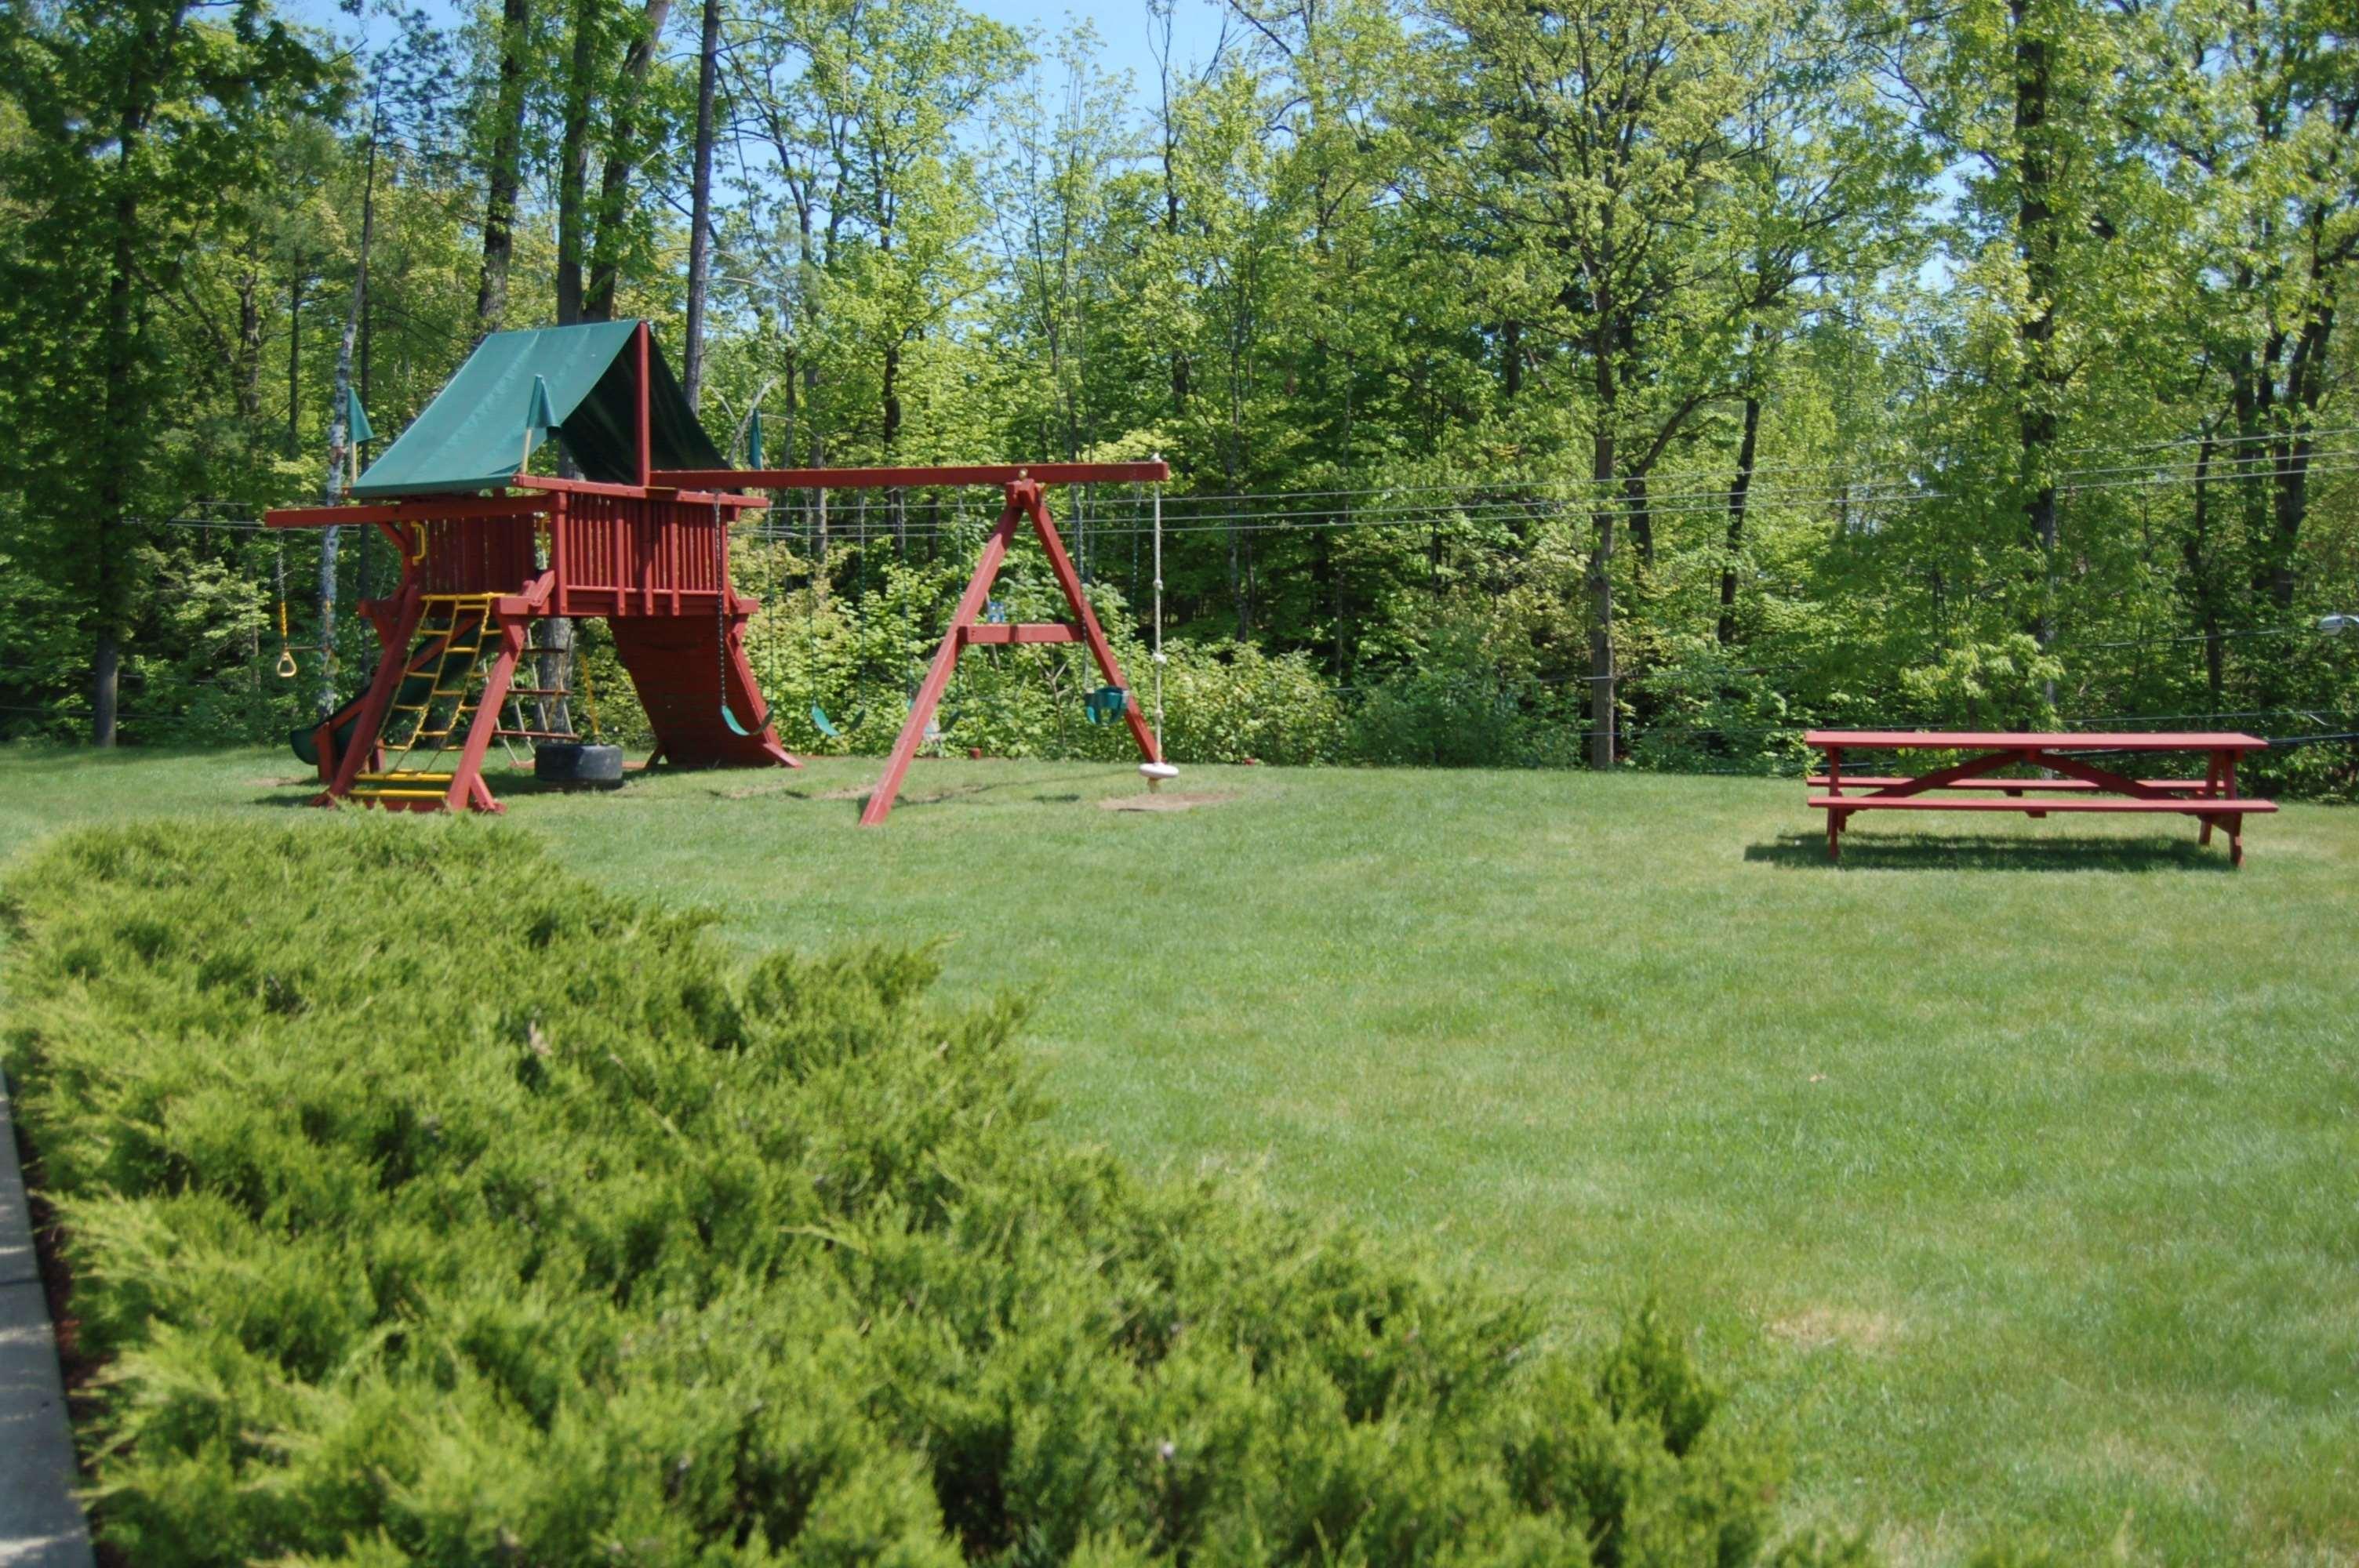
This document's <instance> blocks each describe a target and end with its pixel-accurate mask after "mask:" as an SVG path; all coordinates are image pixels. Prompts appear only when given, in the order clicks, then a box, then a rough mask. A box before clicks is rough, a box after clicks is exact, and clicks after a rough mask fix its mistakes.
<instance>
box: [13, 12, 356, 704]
mask: <svg viewBox="0 0 2359 1568" xmlns="http://www.w3.org/2000/svg"><path fill="white" fill-rule="evenodd" d="M331 81H332V72H331V70H330V68H329V67H328V65H327V64H326V63H325V62H324V61H323V60H322V59H321V58H320V57H319V56H318V55H317V54H315V53H314V52H313V51H312V49H310V48H309V47H308V46H307V45H306V43H305V42H304V40H302V39H301V38H298V37H297V36H296V35H295V34H293V33H292V32H290V31H289V30H288V28H287V27H285V25H284V24H282V23H280V22H278V21H277V20H276V19H273V18H271V17H269V16H267V15H266V13H264V12H263V11H262V10H261V9H260V8H259V7H258V6H255V5H242V6H240V7H239V8H238V9H237V10H236V11H235V12H234V13H233V14H232V15H231V16H228V17H226V18H215V17H213V16H210V15H208V14H206V13H203V12H201V11H200V10H199V9H198V8H197V7H196V6H194V5H191V4H189V3H188V0H109V3H106V4H86V3H79V0H72V3H66V4H60V5H56V6H52V7H44V8H40V9H38V10H36V9H35V8H32V7H27V6H12V7H9V8H8V9H7V11H6V12H5V16H0V93H5V95H6V96H7V97H8V98H9V99H10V100H11V101H13V102H14V103H16V104H17V105H18V106H19V108H20V110H21V112H22V113H23V114H24V116H25V121H26V126H27V135H26V136H25V137H24V139H23V140H22V141H20V142H19V143H18V144H17V145H16V146H15V147H14V148H12V149H11V151H12V154H13V157H11V158H10V160H9V161H10V163H11V164H12V165H13V166H14V167H11V168H6V169H5V170H0V178H5V183H6V186H7V188H8V189H11V190H12V191H16V192H19V193H24V194H26V195H29V196H30V197H31V199H32V200H34V201H35V202H36V203H37V204H38V211H37V212H36V214H35V216H34V218H33V221H32V224H31V228H32V230H33V231H34V232H35V234H36V235H37V236H38V249H35V250H32V251H29V252H20V253H19V254H16V256H14V257H12V258H11V261H10V270H11V271H12V272H13V273H14V274H15V275H16V276H15V277H14V279H13V280H12V281H13V282H14V284H15V285H16V287H12V288H11V290H10V291H9V294H10V301H9V302H10V305H11V307H12V308H13V310H14V312H15V313H16V316H17V318H18V319H17V320H16V322H15V323H14V324H13V326H14V328H15V329H16V330H12V331H11V332H10V333H9V334H8V336H9V337H10V339H11V341H12V343H14V342H19V341H21V342H23V343H25V344H26V345H27V348H28V349H29V351H30V352H31V353H32V354H34V355H36V356H38V358H39V359H40V360H42V361H44V362H43V363H42V364H41V365H40V366H39V373H40V374H41V376H42V382H41V384H42V386H43V387H44V388H45V389H46V393H47V395H49V396H50V397H53V398H56V399H59V400H60V401H61V402H62V403H63V404H65V405H67V406H65V407H60V408H55V409H52V410H50V413H51V414H52V415H54V416H55V417H54V418H52V419H51V420H49V421H47V422H46V423H47V424H48V427H49V430H50V431H51V432H52V433H53V435H52V439H51V443H50V444H49V445H48V447H47V449H46V450H44V451H41V452H39V453H38V455H36V456H34V457H33V458H32V460H31V465H32V467H33V469H34V470H35V471H32V472H27V473H26V474H24V475H23V476H22V477H23V478H24V479H25V480H26V481H29V484H28V487H29V488H35V489H38V490H40V491H43V492H47V494H48V495H49V498H50V503H51V505H52V506H53V508H54V511H53V515H55V516H57V517H59V518H60V519H61V520H65V521H67V523H68V528H67V532H68V534H69V535H70V537H71V542H70V543H67V544H66V545H65V547H64V548H63V549H62V550H61V551H60V552H59V555H58V556H57V557H55V558H54V559H53V563H52V564H53V565H54V566H55V567H56V568H57V569H58V570H59V571H60V575H61V576H62V577H63V578H64V579H66V580H68V581H70V582H71V584H72V585H73V588H74V589H75V590H76V591H77V592H78V593H80V594H82V595H86V596H87V597H86V599H85V600H84V602H85V603H86V604H87V607H88V608H87V617H86V622H87V627H88V632H89V635H90V639H91V649H92V654H91V673H90V688H89V689H90V701H91V735H92V741H94V742H95V743H97V744H98V745H101V746H110V745H113V744H114V738H115V720H116V708H117V697H118V683H119V679H120V673H121V658H122V650H123V645H124V642H125V638H126V637H127V636H128V634H129V633H130V630H131V624H132V620H133V617H134V615H135V613H136V608H137V605H136V591H135V590H136V581H135V578H136V572H137V569H138V566H137V560H138V556H139V553H140V550H141V547H142V546H143V544H144V543H145V542H146V541H147V540H148V539H149V538H150V537H152V535H153V528H152V523H153V518H152V517H151V516H143V515H142V514H143V511H146V510H147V509H150V508H153V507H155V506H156V505H157V503H158V502H159V501H165V500H168V495H169V491H168V487H167V488H162V489H159V488H158V484H157V482H156V481H157V480H158V475H157V473H156V471H155V470H156V466H157V462H158V453H159V449H160V448H161V446H162V437H163V435H164V431H165V427H166V423H167V421H166V411H167V410H168V408H169V407H170V406H172V404H173V403H174V401H175V400H174V398H173V397H172V395H171V392H170V380H171V378H172V376H173V375H174V373H175V371H176V367H174V366H171V365H169V364H167V363H164V362H161V357H160V356H159V354H158V351H157V343H156V340H155V337H154V335H153V334H152V332H151V327H152V324H153V322H154V319H155V317H156V315H157V313H158V309H159V308H161V303H162V297H163V296H165V295H166V294H168V292H170V291H171V290H173V289H174V288H176V287H178V284H179V278H180V277H181V276H182V275H183V271H184V268H185V267H186V265H187V264H188V262H189V259H190V251H191V249H192V244H191V241H192V237H193V235H194V233H195V232H197V231H198V230H199V229H200V228H201V227H202V226H204V225H205V224H206V223H208V222H209V221H210V219H211V218H212V214H214V213H215V212H217V211H219V210H220V208H221V205H222V203H223V199H224V197H226V196H229V195H231V194H233V193H235V192H239V191H246V190H252V189H255V186H256V185H257V184H258V183H259V181H260V180H261V179H262V178H264V177H265V176H266V173H267V171H268V168H269V167H270V166H269V159H268V148H269V146H270V145H271V142H272V140H273V138H274V137H275V135H276V134H277V132H278V131H279V129H280V128H281V127H282V126H283V125H284V124H285V123H286V121H287V119H288V115H289V114H297V113H302V112H304V111H306V110H307V109H310V108H320V109H324V108H326V107H327V106H328V104H327V100H326V97H325V93H326V91H327V89H328V88H329V86H330V84H331ZM20 334H21V336H20ZM24 351H26V350H24V349H18V348H14V347H12V348H11V349H10V352H11V353H12V354H16V353H20V352H24ZM19 368H20V369H23V368H30V367H21V366H20V367H19ZM92 406H94V411H95V418H91V417H88V416H84V415H83V414H82V412H81V411H82V410H84V409H90V408H92Z"/></svg>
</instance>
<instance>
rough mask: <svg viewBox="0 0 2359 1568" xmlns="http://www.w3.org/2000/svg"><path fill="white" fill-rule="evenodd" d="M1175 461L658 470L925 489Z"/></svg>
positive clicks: (798, 484) (786, 483)
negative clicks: (918, 466) (917, 466)
mask: <svg viewBox="0 0 2359 1568" xmlns="http://www.w3.org/2000/svg"><path fill="white" fill-rule="evenodd" d="M1170 477H1171V465H1170V464H1169V463H1166V462H1146V463H968V464H963V465H952V466H951V467H947V468H886V469H658V470H656V471H655V482H656V483H657V484H659V485H679V486H682V487H684V488H685V487H688V486H698V487H707V486H709V487H711V488H712V489H714V490H926V489H948V488H950V487H951V486H953V485H969V484H994V485H1008V484H1014V483H1016V482H1017V481H1021V480H1029V481H1032V482H1034V483H1036V484H1161V483H1162V482H1164V481H1166V480H1168V479H1169V478H1170Z"/></svg>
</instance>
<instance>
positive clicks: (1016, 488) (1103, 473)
mask: <svg viewBox="0 0 2359 1568" xmlns="http://www.w3.org/2000/svg"><path fill="white" fill-rule="evenodd" d="M1169 477H1170V470H1169V468H1168V467H1166V466H1165V465H1164V464H1163V463H1161V462H1159V461H1158V462H1147V463H1038V464H1034V465H1031V466H1030V467H1026V468H1018V467H1014V466H1000V465H985V466H975V467H965V468H880V469H744V470H730V469H684V470H665V471H662V472H658V474H657V475H656V476H655V480H656V482H657V483H658V484H678V485H683V486H686V485H698V486H711V487H712V488H715V489H720V488H723V487H726V488H743V489H749V490H813V489H822V488H824V489H860V490H878V489H887V488H903V487H908V488H918V487H922V486H928V485H956V484H996V485H999V486H1001V487H1002V488H1003V490H1004V492H1005V493H1006V505H1005V506H1003V507H1002V508H1001V510H1000V514H999V523H998V525H997V526H996V527H995V528H993V529H992V531H991V535H990V537H989V538H987V539H985V540H984V546H983V555H982V557H981V558H980V559H978V560H977V561H976V562H975V564H974V573H973V576H971V577H969V578H968V579H967V583H966V589H965V591H964V592H962V593H961V594H960V595H959V601H958V608H957V609H956V610H955V611H952V612H951V623H950V626H949V627H948V628H947V629H946V630H945V631H944V632H943V633H942V641H941V644H940V646H939V647H938V648H936V649H935V650H934V658H933V663H932V664H930V665H928V666H927V669H926V678H925V680H924V681H923V682H921V683H920V684H919V687H918V694H917V696H916V697H912V698H911V699H910V702H909V717H908V721H907V722H905V723H904V724H903V725H902V726H901V734H900V738H899V739H898V740H897V741H894V742H893V754H892V756H891V757H890V758H888V759H887V760H886V763H885V773H884V776H883V777H881V778H879V779H878V780H877V781H876V787H875V789H874V790H872V791H870V792H869V795H868V804H867V805H866V806H865V807H864V808H863V809H862V811H861V813H860V825H861V826H862V827H878V826H881V825H882V824H883V822H884V821H885V819H886V817H887V816H891V815H892V812H893V803H894V802H895V801H896V800H897V799H898V798H899V797H900V794H901V784H902V781H903V780H904V779H905V778H907V777H908V772H909V764H910V763H911V762H914V761H916V760H917V755H918V749H919V747H920V746H922V745H924V744H925V741H926V731H927V730H928V729H929V727H930V726H931V725H932V723H933V719H934V714H935V711H936V710H937V709H938V708H940V706H941V700H942V697H943V694H944V693H946V692H947V691H949V689H950V684H951V676H952V675H953V674H954V673H956V671H957V669H958V661H959V655H960V654H962V653H964V652H965V651H966V649H968V648H969V647H971V646H978V645H981V646H994V645H996V646H1008V645H1013V644H1024V643H1085V644H1087V645H1088V647H1089V651H1090V657H1091V658H1093V659H1094V660H1095V661H1096V662H1097V666H1098V671H1099V673H1100V674H1101V675H1103V676H1104V677H1105V682H1106V684H1107V685H1108V686H1111V687H1120V688H1122V690H1123V692H1124V694H1125V701H1124V704H1123V715H1122V716H1123V721H1124V722H1125V723H1126V724H1128V725H1129V726H1130V735H1131V739H1132V740H1134V741H1136V742H1138V754H1139V756H1140V757H1142V758H1143V759H1145V760H1146V761H1147V762H1162V761H1163V752H1162V749H1161V748H1160V747H1159V746H1158V745H1157V744H1156V739H1155V731H1154V730H1152V729H1150V728H1149V727H1148V725H1147V716H1146V714H1145V713H1144V712H1143V711H1141V709H1140V708H1139V705H1138V696H1137V694H1136V692H1133V691H1131V690H1130V687H1129V683H1128V682H1126V681H1125V680H1124V679H1123V676H1122V665H1121V664H1120V662H1119V661H1117V660H1116V659H1115V658H1114V645H1113V644H1112V643H1108V642H1107V641H1106V635H1105V631H1104V629H1103V627H1101V626H1100V625H1099V624H1098V618H1097V612H1096V611H1093V610H1092V609H1091V608H1090V600H1089V596H1088V595H1087V594H1085V593H1083V592H1082V578H1081V573H1079V572H1078V571H1076V570H1074V568H1073V559H1072V557H1071V556H1070V555H1068V554H1067V553H1066V551H1065V542H1064V540H1063V539H1062V538H1061V537H1060V536H1059V535H1058V533H1057V525H1056V524H1055V523H1054V522H1052V521H1051V520H1050V519H1049V503H1048V497H1047V493H1046V490H1045V488H1044V487H1046V486H1048V485H1050V484H1087V483H1093V482H1112V483H1124V482H1129V483H1153V484H1160V483H1162V482H1163V481H1165V480H1167V479H1169ZM1027 522H1028V523H1030V524H1031V525H1032V532H1033V534H1034V535H1035V536H1036V537H1038V539H1039V541H1040V550H1041V553H1042V554H1043V555H1045V556H1047V557H1048V558H1049V571H1050V572H1051V573H1052V574H1054V576H1055V577H1056V579H1057V586H1058V588H1059V589H1061V590H1062V591H1063V593H1064V595H1065V602H1066V604H1067V605H1068V606H1070V607H1071V611H1072V614H1073V618H1072V620H1071V621H1070V622H1057V621H1050V622H1027V623H1023V624H1016V625H1009V624H1004V623H1003V624H988V623H985V622H983V621H982V620H981V616H982V614H983V611H984V605H985V603H986V602H987V601H988V600H989V599H990V597H991V588H992V585H993V584H994V583H995V582H996V581H997V580H998V579H999V571H1000V568H1002V567H1003V566H1005V565H1006V561H1007V547H1008V546H1009V545H1011V544H1013V543H1014V542H1015V540H1016V532H1017V530H1019V529H1020V528H1022V527H1023V525H1024V524H1026V523H1027Z"/></svg>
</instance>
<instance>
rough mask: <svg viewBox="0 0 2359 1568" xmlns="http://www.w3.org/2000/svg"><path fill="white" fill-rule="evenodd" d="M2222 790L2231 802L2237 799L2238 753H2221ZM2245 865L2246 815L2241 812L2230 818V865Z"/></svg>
mask: <svg viewBox="0 0 2359 1568" xmlns="http://www.w3.org/2000/svg"><path fill="white" fill-rule="evenodd" d="M2220 789H2221V793H2222V794H2223V795H2226V796H2227V797H2228V798H2229V799H2230V800H2234V799H2235V798H2236V753H2235V752H2221V753H2220ZM2244 863H2245V814H2244V813H2243V812H2241V811H2239V812H2237V813H2235V814H2234V815H2233V816H2230V817H2229V818H2228V864H2229V866H2230V867H2232V868H2234V867H2237V866H2241V865H2243V864H2244Z"/></svg>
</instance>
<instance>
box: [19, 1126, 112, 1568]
mask: <svg viewBox="0 0 2359 1568" xmlns="http://www.w3.org/2000/svg"><path fill="white" fill-rule="evenodd" d="M73 1485H74V1456H73V1435H72V1433H71V1432H70V1431H69V1430H68V1429H67V1426H66V1394H65V1387H64V1385H63V1383H61V1382H60V1380H59V1378H58V1345H57V1341H56V1339H55V1338H53V1337H52V1336H51V1335H50V1333H49V1303H48V1301H47V1300H45V1299H44V1298H43V1296H42V1294H41V1271H40V1267H39V1265H38V1262H37V1261H36V1260H35V1259H34V1257H33V1228H32V1224H31V1220H30V1217H28V1216H27V1213H26V1210H25V1179H24V1175H23V1173H21V1172H19V1171H18V1170H17V1169H16V1135H15V1133H14V1132H13V1131H11V1130H10V1128H9V1124H8V1086H7V1083H6V1081H5V1079H0V1568H90V1564H91V1554H90V1527H89V1526H88V1525H87V1524H85V1523H84V1522H83V1520H82V1505H81V1504H80V1503H78V1502H76V1501H75V1500H74V1495H73Z"/></svg>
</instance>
